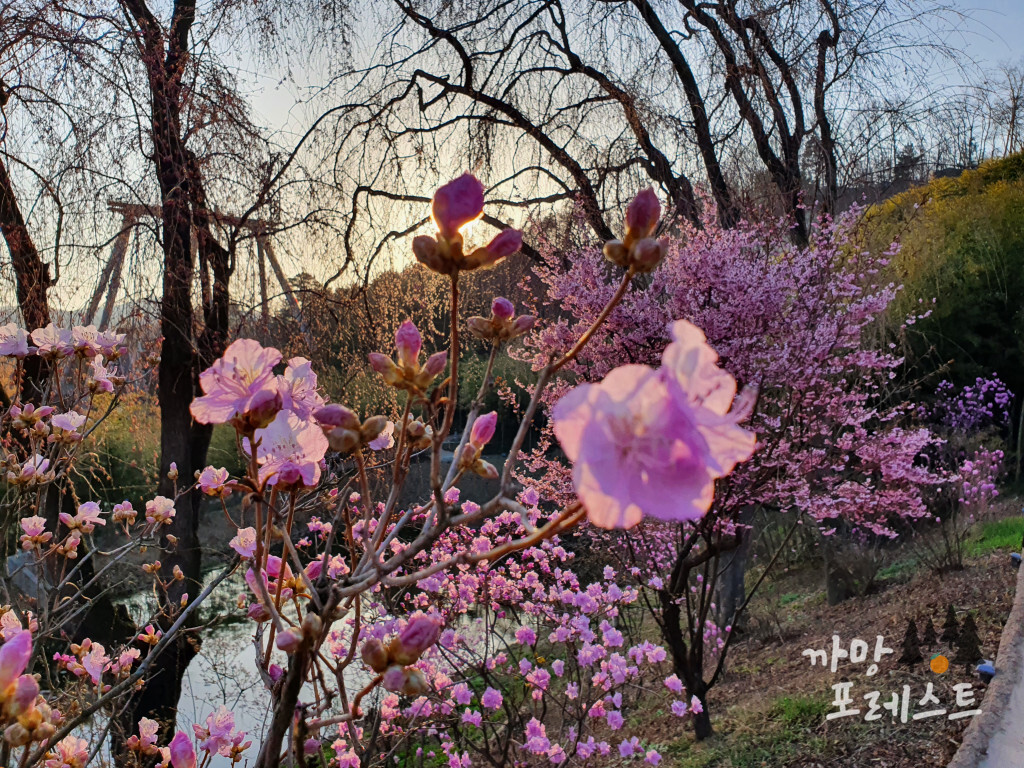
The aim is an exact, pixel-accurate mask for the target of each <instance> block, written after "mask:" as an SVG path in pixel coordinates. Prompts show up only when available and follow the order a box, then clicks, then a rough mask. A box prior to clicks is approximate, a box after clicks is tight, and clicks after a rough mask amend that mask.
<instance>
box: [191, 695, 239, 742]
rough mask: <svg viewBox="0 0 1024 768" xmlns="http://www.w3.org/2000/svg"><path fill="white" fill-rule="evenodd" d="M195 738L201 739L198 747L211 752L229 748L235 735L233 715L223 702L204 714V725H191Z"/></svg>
mask: <svg viewBox="0 0 1024 768" xmlns="http://www.w3.org/2000/svg"><path fill="white" fill-rule="evenodd" d="M192 729H193V730H194V731H195V734H196V738H199V739H202V741H201V742H200V743H199V748H200V749H201V750H203V751H204V752H209V753H210V754H213V753H215V752H217V753H219V752H221V751H222V750H223V749H229V748H230V747H231V744H232V739H233V737H234V735H235V715H234V713H233V712H232V711H231V710H230V709H228V708H227V707H225V706H224V705H223V704H222V705H221V707H220V709H218V710H217V711H216V712H213V713H211V714H209V715H207V716H206V727H205V728H203V727H200V726H198V725H193V726H192Z"/></svg>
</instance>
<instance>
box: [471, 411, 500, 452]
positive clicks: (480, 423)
mask: <svg viewBox="0 0 1024 768" xmlns="http://www.w3.org/2000/svg"><path fill="white" fill-rule="evenodd" d="M497 424H498V413H497V411H491V412H490V413H485V414H484V415H483V416H480V417H478V418H477V420H476V421H474V422H473V429H472V431H471V432H470V433H469V442H471V443H472V444H473V445H475V446H476V447H477V448H483V447H484V446H485V445H487V443H489V442H490V441H491V438H492V437H494V429H495V427H496V426H497Z"/></svg>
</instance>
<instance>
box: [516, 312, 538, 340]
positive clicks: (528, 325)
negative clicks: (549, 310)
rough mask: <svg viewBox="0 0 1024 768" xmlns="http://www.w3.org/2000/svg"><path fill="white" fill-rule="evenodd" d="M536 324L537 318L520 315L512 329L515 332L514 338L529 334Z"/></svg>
mask: <svg viewBox="0 0 1024 768" xmlns="http://www.w3.org/2000/svg"><path fill="white" fill-rule="evenodd" d="M536 324H537V318H536V317H534V316H533V315H520V316H519V317H517V318H516V322H515V324H514V325H513V326H512V328H513V329H514V331H515V335H516V336H521V335H522V334H524V333H529V332H530V331H532V330H533V326H535V325H536Z"/></svg>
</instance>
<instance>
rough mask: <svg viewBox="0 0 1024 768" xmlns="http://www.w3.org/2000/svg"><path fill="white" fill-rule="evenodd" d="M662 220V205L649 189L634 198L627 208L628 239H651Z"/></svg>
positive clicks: (628, 241) (628, 240)
mask: <svg viewBox="0 0 1024 768" xmlns="http://www.w3.org/2000/svg"><path fill="white" fill-rule="evenodd" d="M660 218H661V203H660V202H659V201H658V196H657V195H656V194H655V193H654V190H653V189H651V188H650V187H648V188H647V189H645V190H643V191H642V192H640V194H638V195H637V196H636V197H634V198H633V201H632V202H631V203H630V204H629V207H628V208H626V239H627V245H628V244H629V243H630V241H635V240H642V239H643V238H645V237H650V235H651V233H653V232H654V229H655V227H657V226H658V220H659V219H660Z"/></svg>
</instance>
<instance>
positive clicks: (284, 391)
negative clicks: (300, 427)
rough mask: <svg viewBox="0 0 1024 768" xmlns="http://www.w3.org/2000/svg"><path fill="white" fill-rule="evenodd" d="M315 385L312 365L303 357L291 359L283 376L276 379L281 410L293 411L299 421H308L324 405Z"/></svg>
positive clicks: (315, 380)
mask: <svg viewBox="0 0 1024 768" xmlns="http://www.w3.org/2000/svg"><path fill="white" fill-rule="evenodd" d="M316 385H317V379H316V373H314V372H313V364H312V363H311V362H310V361H309V360H307V359H306V358H304V357H293V358H292V359H291V360H289V361H288V367H287V368H285V371H284V375H283V376H278V377H277V389H278V392H280V393H281V408H283V409H285V410H289V411H293V412H294V413H295V414H296V415H297V416H298V417H299V418H300V419H302V420H303V421H308V420H309V419H310V417H311V416H312V415H313V411H314V410H316V409H317V408H320V407H322V406H323V405H324V399H323V398H322V397H320V395H319V394H318V393H317V391H316Z"/></svg>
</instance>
